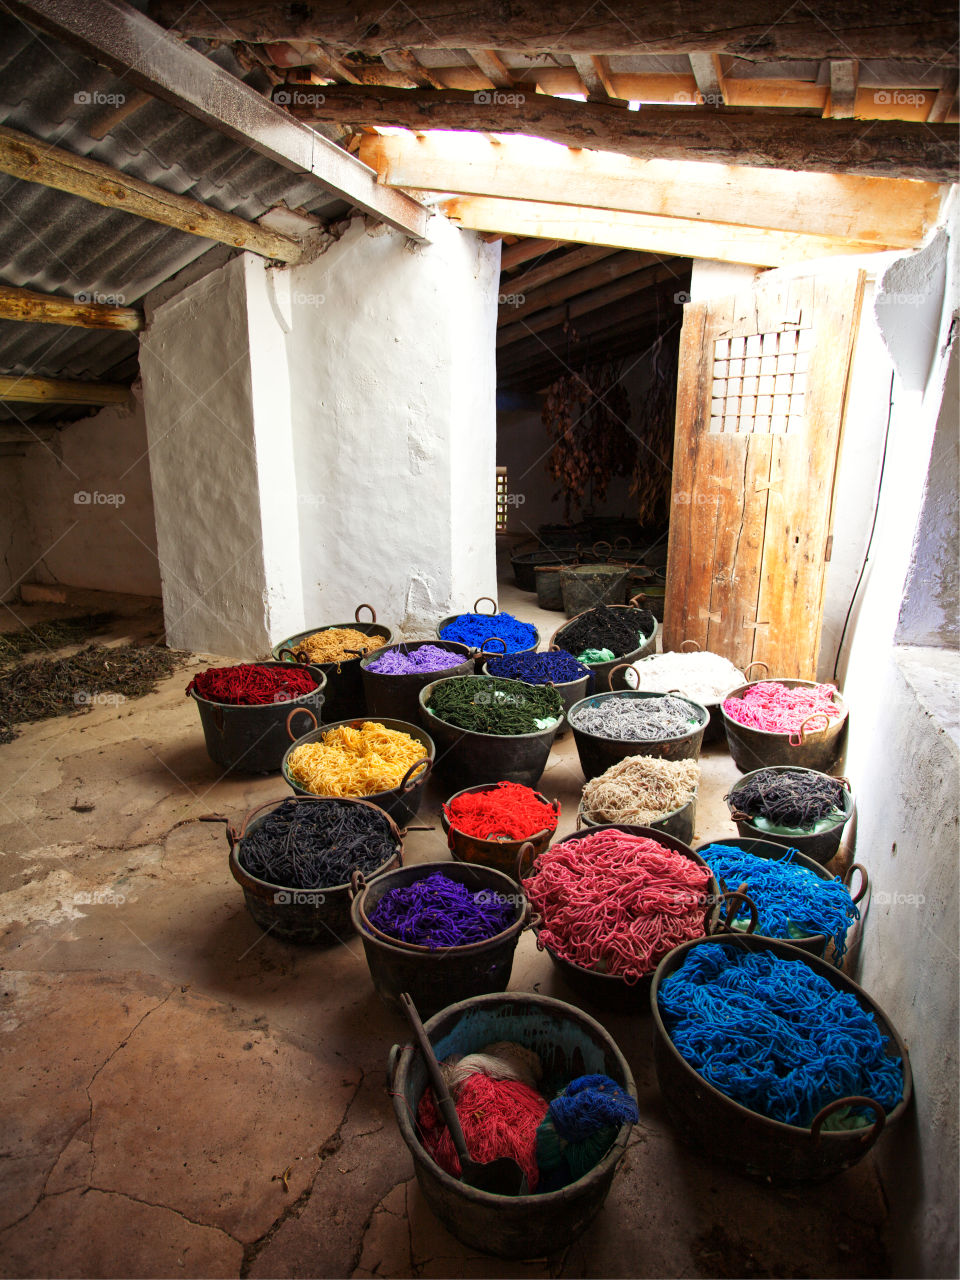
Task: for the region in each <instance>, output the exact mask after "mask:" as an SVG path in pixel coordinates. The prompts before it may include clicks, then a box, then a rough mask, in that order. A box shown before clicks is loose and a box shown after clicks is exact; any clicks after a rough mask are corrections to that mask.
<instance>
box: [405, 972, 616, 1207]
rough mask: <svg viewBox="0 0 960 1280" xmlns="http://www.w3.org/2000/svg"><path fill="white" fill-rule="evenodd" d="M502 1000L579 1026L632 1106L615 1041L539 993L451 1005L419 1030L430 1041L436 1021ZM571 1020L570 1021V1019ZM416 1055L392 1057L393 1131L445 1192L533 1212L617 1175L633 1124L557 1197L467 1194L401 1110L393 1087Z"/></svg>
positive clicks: (578, 1012)
mask: <svg viewBox="0 0 960 1280" xmlns="http://www.w3.org/2000/svg"><path fill="white" fill-rule="evenodd" d="M504 1000H527V1001H528V1002H530V1003H534V1004H537V1005H543V1006H546V1008H547V1009H548V1010H552V1011H553V1012H554V1013H556V1014H558V1015H560V1016H562V1017H564V1018H566V1019H567V1020H568V1021H572V1022H580V1023H582V1024H585V1025H586V1026H587V1027H589V1028H590V1030H591V1032H592V1033H593V1035H594V1037H595V1039H596V1040H597V1041H598V1042H599V1043H600V1044H602V1045H603V1046H604V1048H605V1049H607V1050H608V1051H609V1053H610V1056H611V1057H612V1058H613V1060H614V1061H615V1062H616V1064H617V1067H618V1068H619V1070H620V1073H621V1075H622V1077H623V1086H624V1090H625V1092H627V1093H629V1095H630V1097H631V1098H633V1099H634V1100H636V1098H637V1086H636V1082H635V1080H634V1078H633V1072H632V1071H631V1070H630V1065H629V1063H628V1062H627V1060H626V1058H625V1057H624V1056H623V1053H622V1052H621V1049H620V1046H619V1045H618V1044H617V1042H616V1041H615V1040H614V1038H613V1036H611V1035H610V1033H609V1031H607V1029H606V1028H605V1027H604V1026H602V1025H601V1024H600V1023H599V1022H597V1020H596V1019H595V1018H591V1016H590V1015H589V1014H588V1013H586V1012H585V1011H584V1010H583V1009H579V1008H577V1006H576V1005H572V1004H570V1003H569V1002H567V1001H565V1000H557V999H556V998H555V997H553V996H542V995H540V994H539V992H535V991H515V992H510V991H506V992H505V991H495V992H492V993H490V994H489V995H482V996H471V997H469V998H468V999H466V1000H458V1001H456V1002H455V1003H454V1004H448V1005H447V1006H446V1007H445V1008H443V1009H440V1010H438V1011H437V1012H436V1013H435V1014H434V1015H433V1017H432V1018H428V1019H427V1020H426V1022H425V1023H424V1029H425V1030H426V1033H427V1036H428V1037H429V1036H430V1032H431V1029H432V1027H433V1024H434V1023H435V1022H436V1020H437V1019H438V1018H443V1017H448V1016H449V1015H450V1014H452V1013H454V1012H456V1013H457V1014H460V1013H461V1012H462V1013H467V1012H470V1011H471V1010H472V1009H475V1008H476V1007H477V1006H478V1005H480V1006H481V1007H482V1006H484V1005H494V1004H496V1003H497V1002H498V1001H504ZM571 1014H572V1015H574V1016H572V1017H571ZM419 1052H420V1050H419V1049H418V1048H416V1047H415V1046H414V1045H404V1046H403V1048H402V1049H401V1051H400V1054H399V1055H398V1057H397V1063H396V1069H395V1071H394V1073H393V1078H392V1080H391V1081H390V1084H391V1086H392V1088H391V1092H392V1095H393V1111H394V1116H395V1117H396V1120H397V1125H398V1127H399V1129H400V1136H401V1137H402V1138H403V1140H404V1142H405V1143H406V1145H407V1147H408V1148H409V1150H410V1154H411V1155H412V1156H413V1159H414V1161H420V1162H421V1163H422V1164H423V1165H424V1166H425V1168H427V1169H428V1170H429V1171H430V1174H431V1176H432V1177H435V1178H437V1179H438V1180H439V1181H440V1183H441V1184H442V1185H443V1186H444V1187H445V1189H446V1190H448V1191H449V1190H455V1191H457V1192H458V1193H459V1194H465V1192H466V1190H469V1192H470V1199H471V1200H474V1202H475V1203H477V1204H480V1205H485V1206H489V1207H490V1208H494V1209H496V1208H504V1207H506V1206H507V1205H514V1206H518V1207H519V1208H521V1209H535V1208H537V1207H539V1206H542V1205H544V1204H546V1205H555V1204H562V1203H563V1201H564V1200H569V1199H570V1192H571V1191H572V1190H573V1188H575V1187H576V1188H582V1187H583V1184H585V1183H586V1182H588V1181H589V1182H597V1181H600V1180H601V1179H602V1178H604V1177H606V1176H607V1174H608V1173H611V1174H612V1171H613V1170H615V1169H616V1166H617V1165H618V1164H619V1163H620V1161H621V1159H622V1158H623V1155H624V1153H625V1151H626V1147H627V1140H628V1138H629V1136H630V1130H631V1129H632V1128H633V1125H632V1124H623V1125H621V1126H620V1128H619V1130H618V1131H617V1136H616V1138H614V1140H613V1143H612V1144H611V1146H610V1149H609V1150H608V1151H607V1152H606V1154H605V1155H603V1156H602V1157H601V1158H600V1159H599V1160H598V1161H597V1163H596V1164H595V1165H594V1166H593V1168H592V1169H588V1170H587V1172H586V1173H585V1174H583V1175H582V1177H580V1178H578V1179H577V1180H576V1182H571V1183H568V1185H567V1186H565V1187H561V1188H559V1190H557V1191H543V1192H536V1193H534V1194H531V1195H525V1196H501V1195H494V1194H493V1193H492V1192H490V1191H481V1190H480V1189H479V1188H478V1187H470V1188H467V1187H466V1184H465V1183H464V1182H463V1181H462V1179H460V1178H455V1177H454V1176H453V1175H452V1174H450V1173H447V1172H446V1170H445V1169H441V1168H440V1166H439V1165H438V1164H437V1163H436V1161H435V1160H434V1159H433V1157H432V1156H431V1155H430V1154H429V1153H428V1152H427V1150H426V1149H425V1148H424V1147H423V1145H422V1144H421V1143H420V1140H419V1139H418V1138H417V1134H416V1130H415V1128H414V1125H413V1121H412V1120H411V1118H410V1115H409V1113H408V1111H407V1106H406V1105H405V1103H406V1099H405V1098H404V1097H403V1094H402V1092H401V1091H400V1090H399V1089H396V1088H395V1087H394V1086H396V1085H397V1084H398V1083H399V1079H398V1078H399V1076H400V1073H401V1071H404V1070H405V1069H406V1064H409V1063H410V1062H411V1061H412V1060H413V1059H414V1057H415V1056H416V1055H417V1054H418V1053H419Z"/></svg>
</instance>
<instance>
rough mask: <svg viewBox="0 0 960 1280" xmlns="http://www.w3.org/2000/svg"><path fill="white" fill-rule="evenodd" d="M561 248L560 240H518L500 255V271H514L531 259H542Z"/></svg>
mask: <svg viewBox="0 0 960 1280" xmlns="http://www.w3.org/2000/svg"><path fill="white" fill-rule="evenodd" d="M559 248H560V241H559V240H536V239H534V240H531V239H524V240H518V241H517V243H516V244H512V245H509V246H508V247H507V248H506V249H504V250H503V252H502V253H501V254H500V270H501V271H513V270H514V269H515V268H516V267H519V266H522V265H523V263H524V262H529V261H530V259H531V258H542V257H543V255H544V254H546V253H552V252H553V250H554V249H559Z"/></svg>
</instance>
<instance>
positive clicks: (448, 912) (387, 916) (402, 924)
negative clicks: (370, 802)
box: [370, 871, 516, 948]
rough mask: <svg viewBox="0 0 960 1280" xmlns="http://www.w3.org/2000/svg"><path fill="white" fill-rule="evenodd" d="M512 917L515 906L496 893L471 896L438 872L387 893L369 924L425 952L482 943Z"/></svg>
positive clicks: (505, 925)
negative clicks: (424, 949) (419, 947)
mask: <svg viewBox="0 0 960 1280" xmlns="http://www.w3.org/2000/svg"><path fill="white" fill-rule="evenodd" d="M515 919H516V908H515V907H514V906H513V905H512V904H511V903H510V902H509V901H507V899H505V898H503V897H502V896H501V895H500V894H499V893H493V892H492V891H491V890H489V889H481V890H480V891H479V892H478V893H471V892H470V890H469V889H468V888H467V886H466V885H465V884H461V883H460V882H459V881H458V880H451V879H450V877H449V876H445V875H444V874H443V872H442V871H435V872H434V873H433V874H432V875H429V876H425V877H424V878H423V879H422V880H415V881H414V882H413V884H409V885H405V886H402V887H400V888H397V889H388V890H387V892H386V893H385V894H384V895H383V897H382V898H381V899H380V901H379V902H378V903H377V905H376V906H375V907H374V909H373V911H371V913H370V923H371V924H372V925H373V926H374V927H375V928H377V929H379V930H380V932H381V933H386V934H388V935H389V936H390V937H391V938H398V939H399V940H400V941H401V942H413V943H415V944H416V945H417V946H421V947H430V948H437V947H462V946H465V945H466V944H467V943H469V942H485V941H486V940H487V938H492V937H494V936H495V935H496V934H498V933H502V932H503V930H504V929H506V928H507V926H508V925H509V924H511V923H512V922H513V920H515Z"/></svg>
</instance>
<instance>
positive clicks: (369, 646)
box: [294, 627, 387, 662]
mask: <svg viewBox="0 0 960 1280" xmlns="http://www.w3.org/2000/svg"><path fill="white" fill-rule="evenodd" d="M386 643H387V637H386V636H381V635H373V636H368V635H365V634H364V632H362V631H355V630H354V629H353V627H329V628H328V629H327V630H326V631H315V632H314V633H313V635H312V636H307V638H306V640H300V641H298V642H297V644H296V647H295V650H294V652H295V653H296V655H297V657H298V658H303V657H306V658H307V659H308V660H309V661H310V662H342V661H343V660H344V659H347V660H348V661H349V659H351V658H355V657H356V656H357V655H356V652H353V653H351V652H350V650H351V649H353V650H357V649H359V650H360V652H361V653H370V652H372V650H374V649H379V648H380V646H381V645H384V644H386Z"/></svg>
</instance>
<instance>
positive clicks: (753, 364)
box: [710, 328, 813, 435]
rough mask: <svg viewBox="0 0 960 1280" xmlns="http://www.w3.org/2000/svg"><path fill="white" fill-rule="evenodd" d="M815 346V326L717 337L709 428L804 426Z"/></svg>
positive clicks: (769, 431) (778, 430) (779, 430)
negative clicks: (811, 359)
mask: <svg viewBox="0 0 960 1280" xmlns="http://www.w3.org/2000/svg"><path fill="white" fill-rule="evenodd" d="M812 346H813V330H812V328H793V329H779V330H776V331H774V332H772V333H752V334H750V335H748V336H745V337H739V338H717V339H716V341H715V342H714V344H713V385H712V389H711V398H710V431H711V432H712V433H714V434H716V433H719V432H736V433H738V434H740V435H750V434H756V435H786V434H787V433H788V432H792V431H799V430H800V428H801V427H802V426H803V415H804V401H805V398H806V393H807V373H808V370H809V367H810V350H811V347H812Z"/></svg>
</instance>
